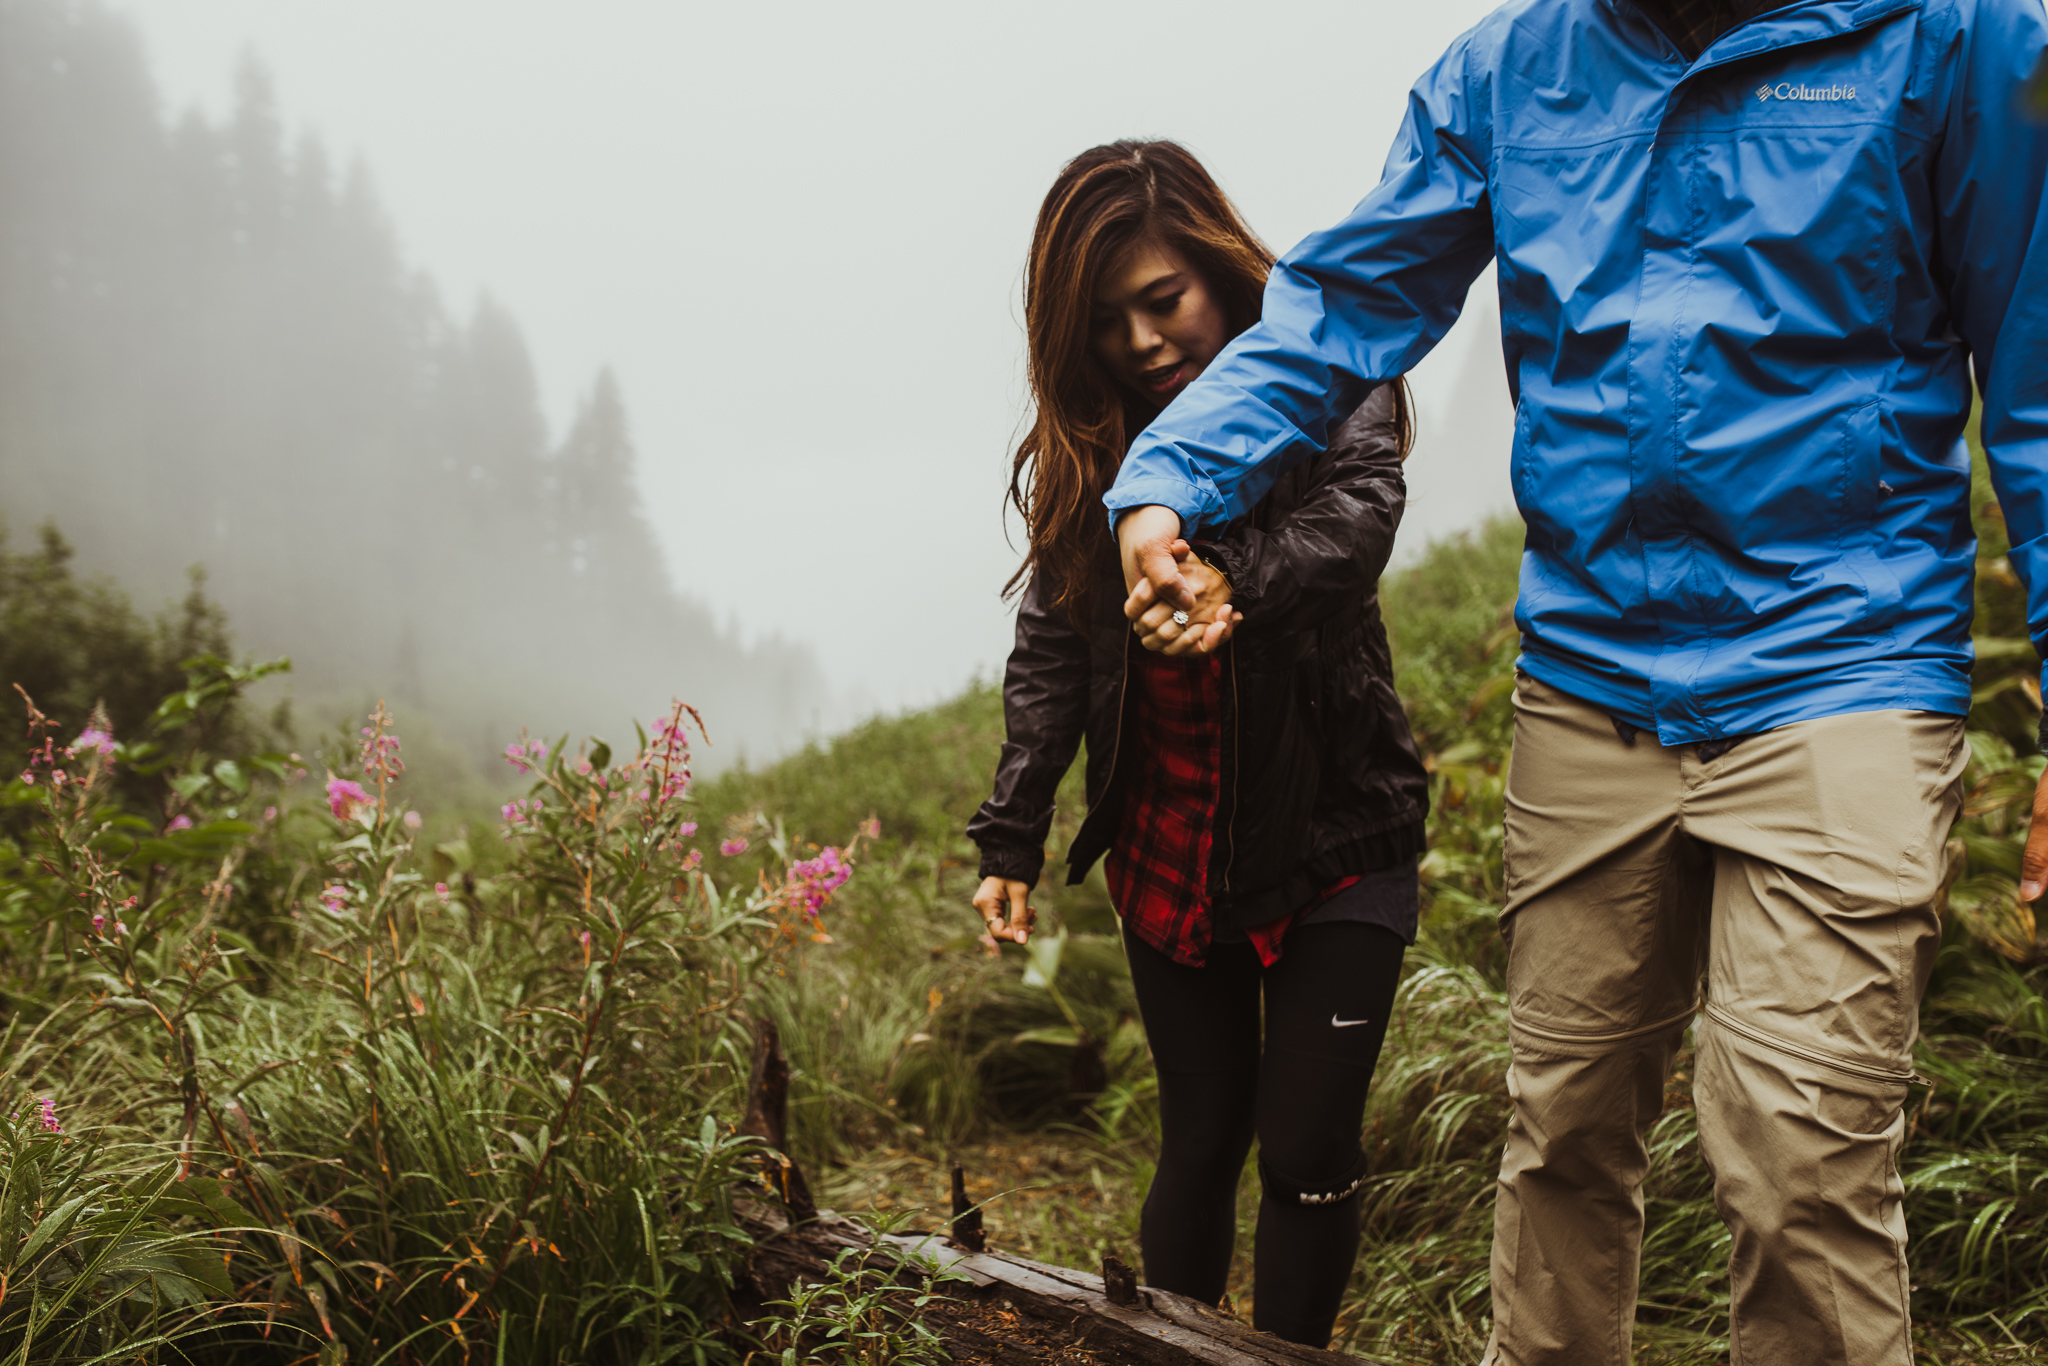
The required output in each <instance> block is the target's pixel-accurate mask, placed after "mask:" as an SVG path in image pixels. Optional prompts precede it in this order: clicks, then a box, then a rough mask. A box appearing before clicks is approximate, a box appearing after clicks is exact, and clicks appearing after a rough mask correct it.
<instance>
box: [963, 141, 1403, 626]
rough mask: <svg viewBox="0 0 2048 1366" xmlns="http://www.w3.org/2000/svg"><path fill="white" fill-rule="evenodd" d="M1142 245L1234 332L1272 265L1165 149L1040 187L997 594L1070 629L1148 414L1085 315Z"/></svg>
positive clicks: (1217, 198) (1200, 174) (1203, 179)
mask: <svg viewBox="0 0 2048 1366" xmlns="http://www.w3.org/2000/svg"><path fill="white" fill-rule="evenodd" d="M1145 239H1154V240H1157V241H1160V242H1163V243H1165V244H1167V245H1168V246H1171V247H1173V248H1175V249H1176V250H1178V251H1179V252H1180V253H1181V255H1183V256H1185V257H1186V258H1187V260H1188V264H1189V265H1191V266H1193V267H1194V268H1195V270H1196V271H1197V272H1198V273H1199V274H1200V275H1201V277H1202V281H1203V283H1204V284H1206V285H1207V286H1208V288H1209V291H1210V293H1211V294H1213V295H1214V296H1215V297H1216V299H1217V301H1218V303H1219V304H1220V305H1221V306H1222V308H1223V316H1224V320H1225V322H1226V324H1227V325H1228V328H1229V333H1230V335H1231V336H1233V337H1235V336H1236V335H1237V334H1238V333H1240V332H1242V331H1244V330H1245V329H1246V328H1247V327H1250V326H1251V325H1252V324H1253V323H1255V322H1257V321H1258V319H1259V304H1260V301H1261V300H1262V298H1263V297H1264V295H1265V290H1266V275H1267V273H1268V272H1269V271H1271V270H1272V268H1273V253H1272V252H1270V251H1268V250H1267V249H1266V244H1265V243H1263V242H1261V241H1260V240H1259V239H1258V236H1257V235H1256V234H1255V233H1253V232H1252V230H1251V228H1250V227H1248V226H1247V225H1246V224H1245V221H1244V219H1243V218H1242V217H1240V216H1239V214H1238V212H1237V208H1236V206H1235V205H1233V204H1232V203H1231V202H1230V198H1229V196H1227V195H1225V194H1224V193H1223V190H1222V188H1221V187H1220V186H1218V185H1217V184H1216V182H1215V181H1214V180H1213V179H1211V178H1210V175H1209V173H1208V171H1206V170H1204V169H1203V167H1202V163H1201V162H1199V161H1197V160H1195V158H1194V157H1193V156H1192V155H1191V154H1190V153H1189V152H1188V150H1187V149H1186V148H1184V147H1182V146H1181V145H1180V144H1178V143H1174V142H1134V141H1124V142H1111V143H1106V144H1104V145H1103V146H1100V147H1091V148H1089V149H1088V150H1087V151H1085V152H1083V153H1081V155H1079V156H1077V157H1075V158H1074V159H1073V160H1072V161H1070V162H1068V163H1067V164H1066V167H1065V168H1064V169H1063V170H1061V172H1060V174H1059V178H1058V179H1057V180H1055V181H1054V182H1053V185H1052V189H1051V190H1050V191H1048V192H1047V193H1046V196H1045V203H1044V204H1043V205H1042V206H1040V208H1039V210H1038V227H1037V230H1036V231H1035V232H1033V233H1032V235H1031V257H1030V260H1029V261H1028V262H1027V263H1026V265H1025V268H1024V331H1025V337H1026V341H1027V344H1028V349H1029V374H1030V380H1031V395H1032V398H1033V399H1034V400H1035V401H1036V403H1037V409H1038V411H1037V414H1036V416H1035V417H1034V419H1033V421H1032V424H1031V430H1030V431H1029V432H1027V433H1026V434H1025V436H1024V440H1023V441H1022V442H1021V443H1020V444H1019V445H1018V447H1017V455H1016V460H1015V463H1014V464H1013V465H1012V467H1011V471H1010V501H1011V502H1012V503H1014V504H1015V505H1016V508H1017V511H1018V512H1020V513H1022V514H1023V517H1024V524H1025V526H1026V527H1027V528H1028V529H1029V531H1030V546H1029V549H1028V550H1027V552H1026V554H1025V557H1024V563H1023V564H1021V565H1019V566H1018V568H1017V572H1016V573H1015V574H1013V575H1011V576H1010V581H1009V582H1008V583H1007V584H1005V585H1004V586H1003V592H1004V593H1005V595H1008V594H1010V593H1013V592H1015V591H1016V590H1017V588H1018V587H1019V585H1021V584H1022V583H1023V582H1024V581H1025V579H1026V578H1027V577H1030V576H1038V577H1040V578H1041V580H1042V585H1043V589H1044V600H1045V602H1046V605H1047V606H1049V607H1063V608H1065V609H1066V610H1067V612H1068V614H1069V615H1070V616H1071V617H1072V618H1073V620H1074V621H1075V623H1076V624H1077V625H1078V624H1080V623H1082V622H1083V621H1084V620H1085V618H1086V615H1087V611H1088V606H1089V590H1090V588H1091V587H1092V586H1093V584H1094V583H1095V581H1096V580H1097V579H1099V578H1102V577H1104V576H1105V575H1106V574H1114V573H1115V564H1116V561H1115V555H1114V549H1115V547H1114V543H1113V542H1112V541H1111V539H1110V536H1109V530H1108V528H1109V520H1108V517H1107V515H1106V514H1105V513H1104V511H1103V508H1102V496H1103V494H1105V493H1107V492H1108V491H1109V486H1110V485H1111V484H1112V483H1114V482H1115V480H1116V472H1117V467H1118V466H1119V465H1121V464H1122V463H1123V458H1124V453H1125V451H1126V450H1127V449H1129V446H1130V443H1131V441H1132V440H1133V439H1134V438H1135V437H1136V436H1137V434H1138V433H1139V432H1140V431H1142V430H1144V427H1145V424H1146V423H1148V422H1150V421H1151V420H1152V418H1153V417H1154V416H1155V415H1156V409H1154V408H1153V407H1152V406H1151V405H1149V404H1147V403H1145V402H1143V401H1142V400H1140V399H1139V398H1138V396H1137V395H1136V394H1134V393H1131V392H1130V391H1128V390H1126V389H1125V388H1123V387H1122V386H1121V385H1119V384H1117V383H1116V382H1115V381H1114V380H1113V379H1111V378H1110V377H1109V375H1108V374H1106V373H1105V372H1104V371H1103V368H1102V366H1101V365H1100V363H1098V362H1097V361H1096V359H1095V356H1094V353H1093V352H1092V351H1091V349H1090V346H1089V337H1090V331H1089V325H1088V320H1089V314H1090V311H1091V308H1092V305H1093V304H1094V301H1095V291H1096V286H1097V284H1098V282H1099V281H1100V280H1101V277H1102V272H1103V271H1104V270H1106V269H1108V267H1109V266H1110V265H1111V263H1113V262H1114V261H1115V260H1116V259H1117V258H1118V257H1119V256H1121V255H1122V254H1123V253H1124V251H1126V250H1127V249H1128V248H1129V247H1131V246H1132V244H1134V243H1136V242H1139V241H1141V240H1145ZM1395 403H1396V408H1397V410H1398V412H1399V415H1400V416H1399V421H1400V443H1401V453H1402V455H1403V456H1404V457H1405V456H1406V455H1407V451H1408V442H1409V418H1408V401H1407V392H1406V386H1405V384H1403V385H1398V386H1397V387H1396V389H1395Z"/></svg>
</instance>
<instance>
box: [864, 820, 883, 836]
mask: <svg viewBox="0 0 2048 1366" xmlns="http://www.w3.org/2000/svg"><path fill="white" fill-rule="evenodd" d="M860 837H861V838H862V839H864V840H878V839H880V838H881V837H882V823H881V821H879V820H877V819H876V818H875V817H873V816H870V817H868V818H867V819H866V820H864V821H862V822H861V823H860Z"/></svg>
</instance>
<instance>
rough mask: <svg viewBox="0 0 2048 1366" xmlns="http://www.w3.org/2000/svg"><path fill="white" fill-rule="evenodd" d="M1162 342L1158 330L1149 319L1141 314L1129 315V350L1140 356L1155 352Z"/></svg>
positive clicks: (1162, 339)
mask: <svg viewBox="0 0 2048 1366" xmlns="http://www.w3.org/2000/svg"><path fill="white" fill-rule="evenodd" d="M1164 340H1165V339H1164V338H1162V337H1161V336H1160V335H1159V329H1158V328H1156V327H1154V326H1152V321H1151V319H1149V318H1147V317H1146V316H1145V315H1144V314H1143V313H1132V314H1131V350H1133V351H1136V352H1138V353H1140V354H1143V353H1144V352H1147V351H1157V350H1158V349H1159V347H1160V344H1161V343H1162V342H1163V341H1164Z"/></svg>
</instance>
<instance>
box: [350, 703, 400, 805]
mask: <svg viewBox="0 0 2048 1366" xmlns="http://www.w3.org/2000/svg"><path fill="white" fill-rule="evenodd" d="M390 728H391V716H390V714H389V713H387V712H386V711H385V710H384V704H383V703H382V702H379V703H378V704H377V709H376V710H375V711H373V712H371V713H370V724H369V725H367V726H364V727H363V729H362V736H363V748H362V756H361V757H362V764H363V776H364V777H365V778H371V779H375V780H376V782H377V784H378V786H379V787H383V786H386V785H388V784H390V783H393V782H396V781H397V779H398V775H399V774H401V773H403V772H405V761H404V760H403V759H401V758H399V757H398V737H397V736H396V735H391V734H387V732H388V731H389V730H390Z"/></svg>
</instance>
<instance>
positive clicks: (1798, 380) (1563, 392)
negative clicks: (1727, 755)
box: [1106, 0, 2048, 745]
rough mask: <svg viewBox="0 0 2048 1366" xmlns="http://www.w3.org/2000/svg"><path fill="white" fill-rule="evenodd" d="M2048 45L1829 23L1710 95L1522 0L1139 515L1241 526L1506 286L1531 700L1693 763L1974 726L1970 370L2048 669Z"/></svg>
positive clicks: (1909, 1) (1619, 13)
mask: <svg viewBox="0 0 2048 1366" xmlns="http://www.w3.org/2000/svg"><path fill="white" fill-rule="evenodd" d="M2044 31H2048V22H2044V17H2043V13H2042V7H2041V0H1798V2H1797V3H1793V4H1789V5H1785V6H1783V7H1782V8H1777V9H1773V10H1770V11H1769V12H1766V13H1760V14H1752V15H1749V16H1748V17H1746V18H1745V19H1743V20H1742V21H1740V22H1736V23H1734V24H1733V25H1732V26H1731V27H1728V28H1727V29H1726V30H1725V31H1723V32H1721V33H1720V34H1719V36H1718V37H1715V38H1714V39H1713V41H1712V42H1711V43H1709V44H1708V45H1707V47H1706V48H1705V50H1704V51H1703V52H1701V53H1700V55H1699V56H1698V57H1697V59H1695V60H1691V61H1688V60H1687V59H1686V58H1685V57H1684V56H1683V55H1682V54H1681V53H1680V51H1679V50H1678V49H1677V48H1676V47H1675V46H1674V45H1673V44H1672V42H1671V41H1670V40H1669V39H1668V38H1667V37H1666V36H1665V34H1664V32H1663V31H1662V30H1661V29H1660V28H1659V27H1658V25H1657V24H1656V23H1655V22H1653V20H1652V18H1651V17H1650V16H1649V14H1648V13H1646V12H1645V10H1644V9H1643V8H1641V7H1639V6H1638V5H1637V4H1635V3H1633V2H1632V0H1515V2H1514V3H1510V4H1508V5H1506V6H1504V7H1503V8H1501V9H1500V10H1498V11H1496V12H1495V13H1493V14H1492V15H1490V16H1489V17H1487V18H1486V19H1484V20H1482V21H1481V22H1480V23H1479V25H1478V26H1477V27H1475V28H1473V29H1472V30H1471V31H1470V32H1468V33H1466V34H1465V35H1464V36H1463V37H1461V38H1459V39H1458V40H1457V41H1456V42H1455V43H1453V44H1452V45H1451V48H1450V50H1449V51H1448V52H1447V53H1446V54H1445V55H1444V57H1443V58H1442V60H1440V61H1439V62H1438V63H1437V64H1436V66H1435V67H1434V68H1432V69H1431V70H1430V71H1429V72H1428V73H1427V74H1425V75H1424V76H1423V77H1422V79H1421V80H1420V81H1419V82H1418V83H1417V84H1416V86H1415V87H1414V90H1413V91H1412V93H1411V95H1410V99H1409V107H1408V114H1407V118H1406V120H1405V122H1404V124H1403V126H1402V129H1401V132H1400V134H1399V136H1398V138H1397V139H1396V142H1395V145H1394V149H1393V152H1392V155H1391V157H1390V158H1389V160H1388V164H1387V169H1386V172H1385V176H1384V178H1383V179H1382V181H1381V183H1380V185H1379V187H1378V188H1377V189H1375V190H1374V191H1373V192H1372V193H1371V194H1370V195H1368V196H1367V197H1366V198H1365V200H1364V201H1363V202H1362V203H1360V204H1359V206H1358V207H1357V208H1356V209H1355V210H1354V211H1353V212H1352V213H1351V215H1350V216H1349V217H1348V218H1346V219H1345V220H1344V221H1343V222H1341V223H1339V224H1337V225H1336V226H1335V227H1333V228H1331V229H1329V230H1328V231H1326V232H1320V233H1317V234H1315V235H1313V236H1311V237H1309V238H1308V239H1307V240H1306V241H1304V242H1303V243H1301V245H1300V246H1298V247H1296V248H1295V249H1294V250H1293V251H1292V252H1290V253H1288V255H1287V256H1286V257H1285V258H1283V260H1282V261H1281V264H1280V265H1279V266H1278V267H1277V268H1276V269H1275V271H1274V273H1273V275H1272V277H1271V280H1270V282H1269V284H1268V288H1267V292H1266V299H1265V306H1264V320H1263V321H1262V322H1261V323H1260V324H1259V325H1258V326H1256V327H1254V328H1252V329H1251V330H1249V331H1248V332H1246V333H1244V334H1243V335H1242V336H1240V337H1239V338H1238V339H1237V340H1236V341H1235V342H1233V343H1232V344H1231V346H1230V347H1229V348H1227V349H1226V350H1225V352H1224V353H1223V354H1222V355H1221V356H1220V357H1219V358H1218V359H1217V360H1216V361H1215V362H1213V363H1212V364H1211V365H1210V366H1209V368H1208V369H1207V370H1206V371H1205V372H1204V373H1203V375H1202V376H1201V378H1200V379H1199V380H1197V381H1196V382H1195V383H1194V384H1192V385H1190V386H1189V387H1188V388H1187V389H1186V390H1185V391H1184V392H1183V393H1182V394H1181V395H1180V396H1179V398H1177V399H1176V400H1175V401H1174V403H1173V404H1172V405H1171V406H1170V407H1168V408H1167V410H1166V411H1165V412H1164V413H1162V414H1161V415H1160V417H1159V418H1158V420H1157V421H1155V422H1154V423H1153V424H1152V426H1151V427H1150V428H1149V429H1148V430H1147V431H1146V432H1144V433H1143V434H1142V435H1141V436H1140V437H1139V439H1138V440H1137V442H1136V443H1135V444H1134V445H1133V447H1132V451H1131V455H1130V458H1129V459H1128V460H1127V461H1126V462H1125V464H1124V468H1123V473H1122V476H1121V477H1120V478H1119V479H1118V481H1117V483H1116V485H1115V487H1114V488H1113V489H1112V490H1111V492H1110V494H1109V496H1108V498H1107V499H1106V501H1107V503H1108V505H1109V507H1110V508H1111V510H1112V516H1114V515H1115V512H1116V511H1117V510H1120V509H1123V508H1129V507H1134V506H1138V505H1141V504H1148V503H1158V504H1164V505H1165V506H1167V507H1171V508H1173V509H1174V510H1175V511H1176V512H1178V513H1179V514H1180V515H1181V518H1182V520H1183V522H1184V524H1188V525H1194V524H1207V523H1212V522H1227V521H1229V520H1230V519H1231V518H1233V517H1235V516H1237V515H1239V513H1240V512H1241V510H1242V509H1244V508H1247V507H1249V506H1251V505H1252V504H1254V503H1256V502H1257V501H1258V499H1259V498H1260V497H1262V496H1263V495H1264V493H1265V490H1266V489H1267V488H1269V487H1270V486H1271V485H1272V483H1273V481H1274V480H1275V479H1277V478H1279V477H1280V476H1281V475H1282V473H1283V471H1285V470H1287V469H1289V468H1291V467H1292V465H1293V463H1294V462H1295V461H1298V460H1303V459H1307V458H1310V457H1311V456H1313V454H1314V453H1315V452H1316V451H1317V450H1318V449H1320V447H1321V445H1322V442H1323V438H1324V433H1325V430H1326V426H1327V423H1328V414H1329V413H1330V412H1331V411H1332V410H1333V409H1335V410H1339V411H1341V408H1342V404H1343V403H1344V401H1345V397H1346V395H1348V394H1355V393H1356V392H1358V390H1359V389H1360V388H1361V387H1362V386H1364V385H1366V384H1368V383H1372V382H1375V381H1379V380H1383V379H1386V378H1388V377H1390V376H1393V375H1398V374H1401V373H1403V372H1405V371H1407V370H1408V369H1409V368H1410V367H1412V366H1413V365H1414V364H1415V363H1416V361H1418V360H1419V359H1421V357H1422V356H1423V355H1425V354H1426V353H1427V352H1428V351H1429V349H1430V348H1431V347H1432V346H1434V345H1435V344H1436V343H1437V341H1439V340H1440V339H1441V338H1442V337H1443V335H1444V333H1445V332H1446V331H1447V330H1449V328H1450V326H1451V323H1452V321H1453V320H1454V319H1455V318H1456V316H1457V314H1458V311H1459V309H1460V308H1461V307H1462V305H1463V302H1464V298H1465V292H1466V288H1467V286H1468V285H1469V284H1470V283H1471V281H1472V280H1473V279H1474V278H1475V277H1476V276H1477V275H1478V274H1479V272H1480V271H1481V270H1482V269H1483V268H1484V267H1485V266H1486V264H1487V263H1488V262H1489V261H1494V262H1497V263H1498V267H1499V275H1498V279H1499V289H1500V300H1501V336H1502V343H1503V347H1504V350H1505V354H1506V360H1507V367H1508V378H1509V386H1510V390H1511V392H1512V394H1513V396H1514V399H1515V433H1514V447H1513V457H1512V465H1511V468H1512V477H1513V484H1514V493H1515V498H1516V502H1517V504H1518V506H1519V507H1520V509H1521V512H1522V515H1523V517H1524V519H1525V520H1526V522H1527V524H1528V539H1527V548H1526V553H1525V555H1524V557H1523V563H1522V576H1521V594H1520V599H1519V602H1518V604H1517V608H1516V619H1517V622H1518V624H1519V625H1520V627H1521V629H1522V632H1523V649H1524V656H1523V659H1522V661H1521V664H1522V667H1523V668H1524V669H1525V670H1527V671H1528V672H1529V673H1530V674H1532V675H1534V676H1535V677H1537V678H1538V679H1540V680H1542V681H1543V682H1545V683H1548V684H1550V685H1551V686H1552V687H1555V688H1557V689H1559V690H1561V691H1563V692H1565V693H1568V694H1570V695H1572V696H1575V697H1578V698H1582V699H1584V700H1587V701H1589V702H1592V703H1594V704H1595V705H1597V706H1599V707H1601V708H1602V709H1604V710H1606V711H1607V712H1609V713H1610V714H1611V715H1614V716H1617V717H1620V718H1622V719H1624V720H1627V721H1629V722H1632V723H1634V724H1636V725H1639V726H1643V727H1645V728H1648V729H1652V730H1654V731H1655V733H1656V734H1657V737H1658V739H1659V740H1660V741H1662V742H1663V743H1664V744H1667V745H1670V744H1677V743H1682V742H1686V741H1696V740H1710V739H1715V738H1720V737H1726V736H1732V735H1741V734H1748V733H1752V732H1755V731H1759V730H1764V729H1768V728H1770V727H1773V726H1777V725H1782V724H1785V723H1787V722H1791V721H1797V720H1803V719H1807V718H1812V717H1818V716H1826V715H1836V714H1841V713H1846V712H1852V711H1864V710H1875V709H1883V708H1915V709H1923V710H1928V711H1934V712H1942V713H1949V714H1961V713H1963V712H1965V711H1967V709H1968V707H1969V701H1970V692H1969V670H1970V664H1971V657H1972V656H1971V646H1970V617H1971V607H1972V603H1971V577H1972V572H1973V568H1974V553H1975V542H1974V538H1973V536H1972V532H1971V528H1970V521H1969V497H1968V495H1969V488H1970V469H1969V459H1968V454H1967V451H1966V448H1965V446H1964V445H1963V442H1962V439H1961V438H1962V433H1963V427H1964V424H1965V421H1966V419H1967V418H1968V415H1969V412H1970V404H1971V378H1972V375H1971V369H1972V364H1973V363H1974V367H1975V378H1976V381H1977V383H1978V385H1979V386H1980V387H1981V389H1982V394H1983V405H1984V406H1983V437H1984V443H1985V447H1986V450H1987V452H1988V454H1989V456H1990V460H1991V468H1992V476H1993V479H1994V481H1995V484H1996V487H1997V491H1998V495H1999V499H2000V502H2001V505H2002V507H2003V509H2004V513H2005V517H2006V525H2007V528H2008V530H2009V532H2010V533H2011V538H2012V542H2013V550H2012V564H2013V566H2014V568H2015V569H2016V570H2018V572H2019V574H2020V576H2021V578H2022V579H2023V580H2024V581H2025V582H2026V584H2027V585H2028V604H2029V622H2030V627H2031V633H2032V635H2033V637H2034V641H2035V644H2036V646H2037V647H2044V652H2048V537H2044V532H2048V219H2044V206H2043V197H2042V188H2043V181H2044V173H2048V127H2044V126H2043V125H2042V124H2040V123H2038V122H2035V121H2033V120H2031V119H2029V118H2028V117H2027V116H2026V115H2025V114H2024V112H2023V110H2022V106H2021V102H2020V92H2021V90H2022V89H2023V87H2024V85H2025V83H2026V80H2027V78H2028V76H2029V75H2030V73H2031V72H2032V71H2033V69H2034V67H2035V65H2036V63H2037V62H2038V61H2039V60H2040V57H2041V53H2042V49H2043V44H2044ZM1424 458H1427V456H1426V454H1425V456H1424Z"/></svg>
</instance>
